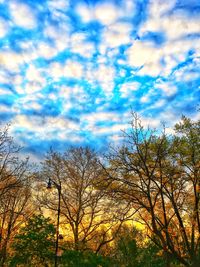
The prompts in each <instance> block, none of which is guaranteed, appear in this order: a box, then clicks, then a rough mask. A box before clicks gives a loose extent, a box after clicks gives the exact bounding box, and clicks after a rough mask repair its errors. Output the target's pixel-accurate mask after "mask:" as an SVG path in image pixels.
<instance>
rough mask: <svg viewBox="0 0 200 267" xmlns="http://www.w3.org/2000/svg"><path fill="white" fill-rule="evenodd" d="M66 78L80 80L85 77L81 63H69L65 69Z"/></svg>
mask: <svg viewBox="0 0 200 267" xmlns="http://www.w3.org/2000/svg"><path fill="white" fill-rule="evenodd" d="M63 71H64V76H67V77H70V78H75V79H80V78H81V77H82V76H83V66H82V65H81V64H80V63H79V62H74V61H67V63H66V64H65V66H64V68H63Z"/></svg>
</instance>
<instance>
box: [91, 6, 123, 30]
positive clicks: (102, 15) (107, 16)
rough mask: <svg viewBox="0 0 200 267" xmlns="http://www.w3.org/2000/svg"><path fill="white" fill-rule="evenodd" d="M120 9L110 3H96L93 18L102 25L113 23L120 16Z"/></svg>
mask: <svg viewBox="0 0 200 267" xmlns="http://www.w3.org/2000/svg"><path fill="white" fill-rule="evenodd" d="M120 13H121V12H120V9H119V8H117V6H115V5H113V4H111V3H102V4H97V5H96V6H95V9H94V15H95V18H96V19H97V20H98V21H99V22H101V23H102V24H103V25H110V24H112V23H114V22H115V21H116V20H117V19H118V18H119V16H120Z"/></svg>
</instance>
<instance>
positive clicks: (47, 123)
mask: <svg viewBox="0 0 200 267" xmlns="http://www.w3.org/2000/svg"><path fill="white" fill-rule="evenodd" d="M19 129H23V131H28V132H31V133H32V134H33V135H34V137H35V138H38V141H39V140H40V141H42V140H60V139H61V138H62V139H63V140H67V138H69V136H70V135H71V134H72V135H74V137H75V136H76V135H77V139H78V130H79V129H80V128H79V125H78V124H76V123H75V122H73V121H70V120H68V119H65V118H55V117H40V116H35V115H33V116H31V115H29V116H28V115H17V116H16V117H15V119H14V121H13V122H12V132H13V133H15V132H17V131H18V130H19ZM76 131H77V134H75V132H76ZM18 138H19V139H20V136H18ZM26 138H28V136H26ZM30 138H32V136H30Z"/></svg>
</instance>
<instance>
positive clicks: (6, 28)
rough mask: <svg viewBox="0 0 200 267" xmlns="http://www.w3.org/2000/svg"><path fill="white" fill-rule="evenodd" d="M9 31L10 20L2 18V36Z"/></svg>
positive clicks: (0, 22)
mask: <svg viewBox="0 0 200 267" xmlns="http://www.w3.org/2000/svg"><path fill="white" fill-rule="evenodd" d="M8 31H9V25H8V22H6V21H5V20H4V19H1V18H0V38H3V37H5V36H6V35H7V33H8Z"/></svg>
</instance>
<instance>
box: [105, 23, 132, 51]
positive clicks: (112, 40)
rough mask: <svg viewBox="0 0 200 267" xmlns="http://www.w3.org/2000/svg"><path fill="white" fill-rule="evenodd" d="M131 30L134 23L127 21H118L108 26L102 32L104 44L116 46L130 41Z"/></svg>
mask: <svg viewBox="0 0 200 267" xmlns="http://www.w3.org/2000/svg"><path fill="white" fill-rule="evenodd" d="M131 30H132V25H131V24H130V23H125V22H118V23H115V24H112V25H110V26H108V27H107V28H105V29H104V31H103V33H102V38H103V40H104V44H105V45H106V46H108V47H116V46H120V45H122V44H127V43H130V41H131V37H130V33H131Z"/></svg>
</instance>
